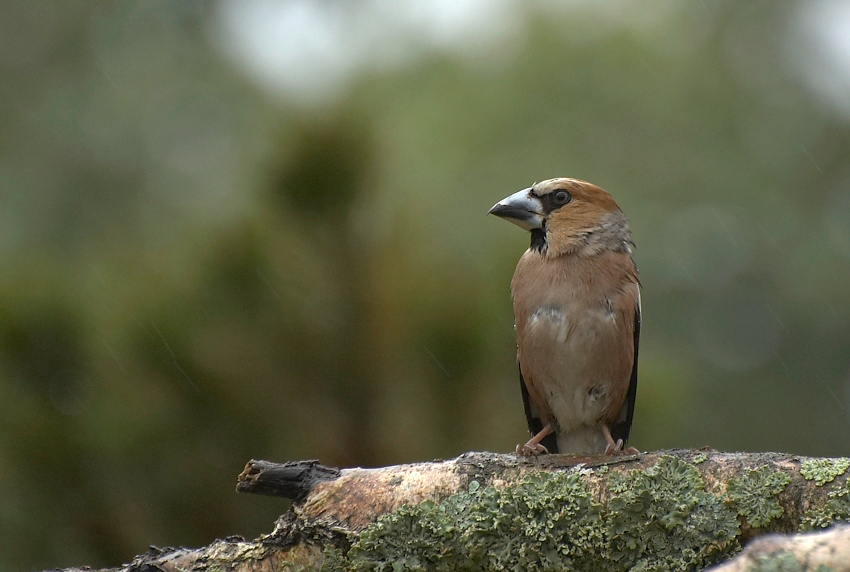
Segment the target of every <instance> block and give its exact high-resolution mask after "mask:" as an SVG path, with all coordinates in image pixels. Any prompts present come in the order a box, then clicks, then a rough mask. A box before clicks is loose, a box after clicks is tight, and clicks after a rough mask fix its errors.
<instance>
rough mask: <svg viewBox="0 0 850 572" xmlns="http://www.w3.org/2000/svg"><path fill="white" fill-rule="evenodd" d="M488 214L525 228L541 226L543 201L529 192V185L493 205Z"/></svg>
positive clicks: (530, 228) (531, 228)
mask: <svg viewBox="0 0 850 572" xmlns="http://www.w3.org/2000/svg"><path fill="white" fill-rule="evenodd" d="M488 214H492V215H496V216H497V217H501V218H503V219H505V220H508V221H510V222H512V223H514V224H515V225H517V226H519V227H521V228H524V229H525V230H534V229H535V228H543V203H541V202H540V199H538V198H537V197H535V196H534V195H532V194H531V187H529V188H527V189H523V190H521V191H518V192H516V193H514V194H512V195H511V196H509V197H506V198H504V199H502V200H501V201H499V202H498V203H496V204H495V205H493V208H492V209H490V211H489V213H488Z"/></svg>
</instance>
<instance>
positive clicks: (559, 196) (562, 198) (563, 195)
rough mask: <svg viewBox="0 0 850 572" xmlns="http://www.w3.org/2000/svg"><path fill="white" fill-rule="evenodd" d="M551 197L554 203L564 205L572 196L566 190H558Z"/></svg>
mask: <svg viewBox="0 0 850 572" xmlns="http://www.w3.org/2000/svg"><path fill="white" fill-rule="evenodd" d="M552 198H553V199H554V200H555V204H558V205H565V204H567V203H568V202H570V199H572V198H573V197H572V195H570V193H568V192H567V191H558V192H557V193H555V195H554V196H553V197H552Z"/></svg>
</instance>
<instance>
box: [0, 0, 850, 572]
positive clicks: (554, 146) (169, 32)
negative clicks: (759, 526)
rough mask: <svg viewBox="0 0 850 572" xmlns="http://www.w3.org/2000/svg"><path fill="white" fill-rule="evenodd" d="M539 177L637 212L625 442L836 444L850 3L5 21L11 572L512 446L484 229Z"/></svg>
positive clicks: (239, 7) (499, 273) (849, 422)
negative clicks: (288, 479)
mask: <svg viewBox="0 0 850 572" xmlns="http://www.w3.org/2000/svg"><path fill="white" fill-rule="evenodd" d="M554 176H573V177H578V178H583V179H587V180H590V181H593V182H595V183H597V184H599V185H600V186H602V187H603V188H606V189H607V190H609V191H610V192H611V193H612V194H613V195H614V196H615V198H616V199H617V200H618V202H619V204H620V205H621V207H622V208H623V210H624V211H625V212H626V214H627V216H628V217H629V218H630V219H631V223H632V229H633V233H634V238H635V240H636V242H637V245H638V249H637V251H636V253H635V258H636V260H637V263H638V265H639V267H640V269H641V278H642V282H643V288H644V289H643V307H644V325H643V338H642V341H641V375H640V383H639V392H638V402H637V411H636V416H635V424H634V430H633V441H632V442H633V444H634V445H636V446H638V447H640V448H642V449H644V450H647V449H656V448H663V447H701V446H705V445H709V446H712V447H714V448H717V449H725V450H750V451H763V450H774V451H785V452H793V453H799V454H806V455H833V456H835V455H850V417H848V408H850V3H848V2H846V1H835V0H820V1H808V2H807V1H798V2H786V1H782V2H778V1H774V0H770V1H755V2H738V1H737V0H726V1H720V0H701V1H695V2H677V1H674V0H669V1H668V0H612V1H607V2H595V1H592V0H587V1H568V2H553V1H542V0H541V1H521V0H463V1H451V0H439V1H426V0H410V1H406V2H393V1H391V0H345V1H341V0H340V1H333V0H290V1H284V0H223V1H218V2H208V1H183V2H165V1H151V2H104V1H101V2H79V1H74V2H17V1H2V2H0V265H2V272H0V570H2V571H5V570H10V571H11V570H36V569H39V568H46V567H54V566H55V567H59V566H71V565H82V564H89V565H93V566H106V565H117V564H119V563H121V562H125V561H128V560H129V559H130V558H131V557H132V556H133V555H135V554H137V553H140V552H144V551H145V550H146V549H147V546H148V545H149V544H156V545H165V546H168V545H189V546H199V545H204V544H207V543H209V542H210V541H212V540H213V539H215V538H216V537H223V536H227V535H232V534H240V535H244V536H246V537H249V538H252V537H256V536H257V535H259V534H261V533H263V532H268V531H270V530H271V527H272V523H273V521H274V519H275V517H276V516H277V515H279V514H280V513H282V512H283V511H284V510H285V509H286V504H285V502H284V501H279V500H276V499H268V498H253V497H249V496H240V495H237V494H236V493H235V492H234V485H235V478H236V475H237V474H238V473H239V472H240V470H241V469H242V467H243V466H244V464H245V462H246V461H247V460H248V459H250V458H263V459H269V460H277V461H285V460H294V459H311V458H317V459H320V460H321V461H322V462H324V463H326V464H330V465H336V466H355V465H361V466H374V465H382V464H388V463H398V462H405V461H419V460H430V459H434V458H441V457H451V456H454V455H457V454H459V453H462V452H465V451H469V450H491V451H509V450H511V449H512V448H513V447H514V445H515V444H516V443H517V442H520V441H522V440H523V439H525V438H526V433H525V427H524V420H523V416H522V406H521V402H520V396H519V389H518V385H517V383H518V381H517V373H516V365H515V363H514V359H515V349H514V339H513V330H512V314H511V305H510V300H509V293H508V284H509V281H510V277H511V274H512V272H513V268H514V265H515V263H516V261H517V259H518V258H519V256H520V255H521V253H522V252H523V251H524V249H525V248H526V246H527V243H528V236H527V234H526V233H524V232H523V231H521V230H520V229H518V228H516V227H514V226H512V225H509V224H506V223H505V222H503V221H501V220H498V219H496V218H495V217H488V216H486V212H487V210H488V209H489V207H490V206H491V205H492V204H493V203H495V202H496V201H497V200H499V199H501V198H502V197H504V196H506V195H508V194H509V193H512V192H514V191H516V190H517V189H520V188H523V187H525V186H528V185H529V184H531V183H533V182H534V181H536V180H542V179H545V178H549V177H554Z"/></svg>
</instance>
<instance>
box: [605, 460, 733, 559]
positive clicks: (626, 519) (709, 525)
mask: <svg viewBox="0 0 850 572" xmlns="http://www.w3.org/2000/svg"><path fill="white" fill-rule="evenodd" d="M609 488H610V490H611V492H612V493H613V496H612V497H611V500H610V501H609V504H608V509H609V514H608V520H609V525H610V532H609V534H610V536H611V544H612V548H613V550H612V555H611V558H612V560H614V561H615V562H616V563H617V565H618V566H617V569H620V570H626V569H631V570H693V569H696V568H703V567H706V566H708V565H710V564H714V563H716V562H718V561H719V560H721V559H722V558H723V557H725V556H729V555H731V554H732V553H734V552H736V551H737V550H738V549H739V548H740V547H739V544H738V541H737V538H736V536H737V534H738V532H739V528H738V520H737V518H736V517H735V514H734V513H733V512H732V511H731V510H729V509H728V508H727V507H726V506H725V505H724V504H723V502H722V501H721V500H720V499H719V498H718V497H717V496H715V495H714V494H712V493H710V492H708V491H706V489H705V483H704V482H703V479H702V475H700V473H699V471H697V470H696V469H695V468H694V466H693V465H691V464H688V463H686V462H684V461H680V460H679V459H677V458H676V457H672V456H665V457H662V458H661V459H659V460H658V463H656V465H655V466H653V467H650V468H649V469H646V470H645V471H628V472H626V473H619V474H613V475H611V479H610V482H609Z"/></svg>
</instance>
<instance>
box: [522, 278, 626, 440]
mask: <svg viewBox="0 0 850 572" xmlns="http://www.w3.org/2000/svg"><path fill="white" fill-rule="evenodd" d="M639 341H640V291H638V299H637V307H636V308H635V332H634V343H635V361H634V364H633V365H632V376H631V379H630V381H629V391H628V393H626V401H625V403H623V408H622V409H621V410H620V415H619V417H618V418H617V422H616V423H614V426H613V427H611V436H612V437H614V440H615V441H616V440H618V439H622V440H623V444H625V443H626V441H628V439H629V431H631V428H632V417H633V416H634V413H635V398H636V397H637V373H638V342H639ZM526 410H527V408H526Z"/></svg>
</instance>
